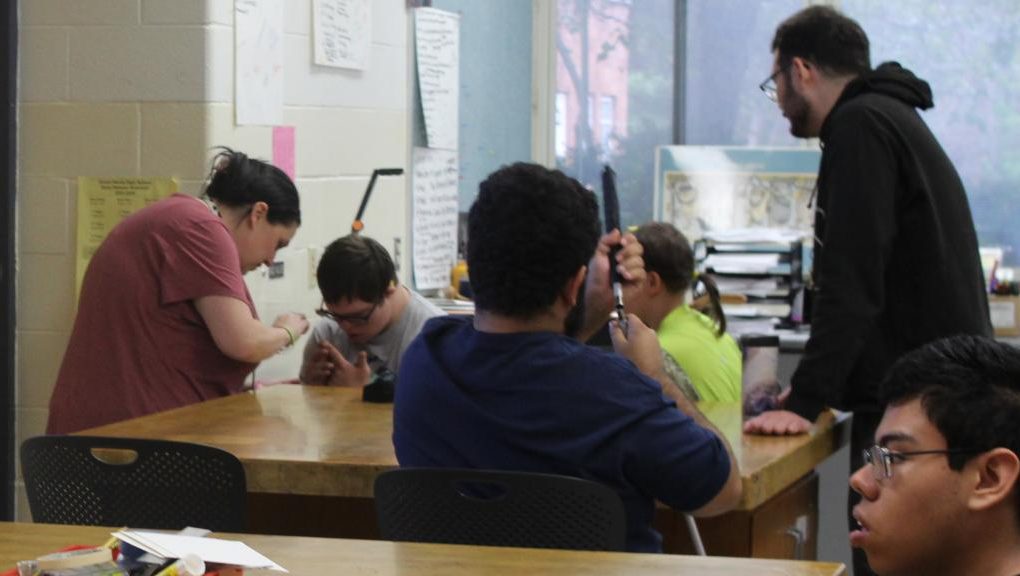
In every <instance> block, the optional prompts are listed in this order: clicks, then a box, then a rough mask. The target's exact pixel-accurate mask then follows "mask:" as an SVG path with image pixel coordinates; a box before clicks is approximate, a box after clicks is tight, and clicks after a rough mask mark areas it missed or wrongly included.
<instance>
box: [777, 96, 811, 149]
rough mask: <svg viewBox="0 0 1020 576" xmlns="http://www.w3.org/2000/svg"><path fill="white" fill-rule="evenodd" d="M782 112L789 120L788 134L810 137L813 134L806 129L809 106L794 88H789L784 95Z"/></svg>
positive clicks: (809, 111)
mask: <svg viewBox="0 0 1020 576" xmlns="http://www.w3.org/2000/svg"><path fill="white" fill-rule="evenodd" d="M783 114H784V115H785V116H786V119H787V120H789V121H790V134H793V135H794V136H796V137H797V138H811V137H813V136H814V134H811V132H810V130H809V129H808V124H809V123H810V120H809V117H810V115H811V108H810V106H809V105H808V102H807V100H805V99H804V97H803V96H801V95H800V94H799V93H797V92H796V91H795V90H792V89H791V90H790V91H789V94H788V95H787V96H786V98H785V102H784V106H783Z"/></svg>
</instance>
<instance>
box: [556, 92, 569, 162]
mask: <svg viewBox="0 0 1020 576" xmlns="http://www.w3.org/2000/svg"><path fill="white" fill-rule="evenodd" d="M566 156H567V95H566V94H565V93H563V92H557V93H556V161H557V162H562V161H563V159H564V158H566Z"/></svg>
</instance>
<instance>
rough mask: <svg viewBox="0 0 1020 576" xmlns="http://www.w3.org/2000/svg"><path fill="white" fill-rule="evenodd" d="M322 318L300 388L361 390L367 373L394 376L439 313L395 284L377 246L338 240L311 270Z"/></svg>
mask: <svg viewBox="0 0 1020 576" xmlns="http://www.w3.org/2000/svg"><path fill="white" fill-rule="evenodd" d="M316 278H317V279H318V282H319V290H320V291H321V292H322V301H323V304H322V306H321V307H320V308H319V310H317V311H316V312H317V313H318V314H319V316H322V317H323V320H322V321H321V322H319V324H318V325H317V326H316V327H315V329H314V330H313V331H312V334H311V337H310V338H309V339H308V343H307V344H306V345H305V351H304V360H303V361H302V363H301V381H302V382H304V383H306V384H320V385H328V386H354V387H363V386H365V385H367V384H369V383H370V382H371V381H372V376H373V374H377V373H380V372H383V371H389V372H391V373H392V374H397V372H398V370H399V368H400V358H401V356H403V354H404V350H405V349H406V348H407V346H408V345H409V344H410V343H411V340H413V339H414V337H415V336H417V335H418V332H419V331H421V327H422V325H424V324H425V321H426V320H428V319H429V318H432V317H434V316H441V315H443V311H442V310H440V309H439V308H437V307H436V306H435V305H433V304H432V303H430V302H429V301H428V300H426V299H425V298H424V297H422V296H421V295H420V294H418V293H416V292H413V291H412V290H410V289H409V288H407V287H406V286H403V285H401V284H400V283H398V282H397V274H396V270H395V269H394V266H393V260H392V259H391V258H390V255H389V253H388V252H386V249H385V248H383V247H382V246H381V245H380V244H379V243H378V242H376V241H375V240H372V239H371V238H367V237H364V236H355V235H350V236H344V237H342V238H339V239H338V240H335V241H334V242H333V243H332V244H330V245H329V246H327V247H326V251H325V252H324V253H323V255H322V259H321V260H320V261H319V267H318V269H317V270H316Z"/></svg>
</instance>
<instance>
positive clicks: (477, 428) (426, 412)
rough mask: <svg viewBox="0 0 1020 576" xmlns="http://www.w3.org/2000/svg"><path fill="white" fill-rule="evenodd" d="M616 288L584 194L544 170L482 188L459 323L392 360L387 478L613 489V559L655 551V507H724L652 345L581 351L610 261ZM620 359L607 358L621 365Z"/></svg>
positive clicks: (713, 454) (722, 451)
mask: <svg viewBox="0 0 1020 576" xmlns="http://www.w3.org/2000/svg"><path fill="white" fill-rule="evenodd" d="M616 245H619V246H620V247H621V250H620V253H619V254H618V255H617V262H615V263H614V265H615V266H616V268H617V269H618V270H619V271H620V273H621V275H622V276H623V278H624V279H625V280H631V281H634V280H640V279H641V278H642V277H643V275H644V270H643V263H642V260H641V258H640V254H641V247H640V244H638V243H637V242H636V240H635V239H634V237H633V236H632V235H624V236H622V237H621V235H620V233H619V231H613V232H612V233H610V234H607V235H605V236H602V238H601V239H600V238H599V220H598V206H597V203H596V201H595V197H594V195H593V194H592V193H591V192H590V191H588V190H586V189H585V188H584V187H583V186H581V185H580V184H579V183H578V182H577V181H576V180H573V179H571V178H568V177H567V176H565V175H564V174H562V173H561V172H559V171H554V170H548V169H546V168H543V167H541V166H538V165H534V164H515V165H513V166H508V167H504V168H502V169H500V170H498V171H496V172H495V173H493V174H491V175H490V176H489V177H488V179H486V180H485V181H484V182H482V184H481V186H480V189H479V195H478V198H477V200H476V201H475V203H474V205H473V206H472V207H471V212H470V215H469V219H468V257H467V258H468V270H469V273H470V275H471V287H472V290H473V291H474V294H475V310H476V315H475V316H474V317H473V318H457V317H446V318H434V319H432V320H430V321H429V322H428V323H427V324H426V325H425V328H424V330H423V331H422V333H421V334H420V335H419V337H418V338H417V339H416V340H415V341H414V342H413V343H412V344H411V346H410V347H409V348H408V350H407V352H406V353H405V356H404V360H403V363H402V365H401V369H400V376H399V378H398V381H397V391H396V403H395V407H394V430H393V443H394V446H395V448H396V453H397V459H398V460H399V461H400V464H401V466H430V467H462V468H484V469H504V470H521V471H531V472H546V473H553V474H562V475H568V476H576V477H581V478H586V479H590V480H594V481H597V482H600V483H602V484H605V485H607V486H610V487H612V488H613V489H615V490H616V491H617V492H618V493H619V494H620V497H621V498H622V500H623V503H624V506H625V508H626V512H627V525H628V529H627V548H628V549H629V550H632V551H641V552H658V551H661V537H660V535H659V534H658V533H656V532H655V530H653V529H652V527H651V522H652V518H653V515H654V502H655V500H660V501H662V502H664V503H666V504H668V505H670V506H672V507H674V508H678V509H680V510H684V511H690V512H693V513H694V514H695V515H706V516H707V515H714V514H720V513H722V512H725V511H727V510H729V509H730V508H732V507H733V506H734V505H735V504H736V503H737V501H738V500H739V498H740V494H741V485H740V476H739V472H738V470H737V467H736V464H735V462H734V460H733V456H732V453H731V451H730V449H729V446H728V444H727V443H726V441H725V439H723V437H722V436H721V435H720V434H719V432H718V431H717V430H716V429H715V428H714V427H712V425H711V424H709V423H708V421H707V420H706V419H705V418H704V416H703V415H702V414H701V413H700V412H699V411H698V410H697V408H695V407H694V405H692V404H691V403H690V402H688V401H687V400H686V399H685V398H684V396H683V394H682V393H681V392H680V390H679V389H678V388H676V387H675V386H674V385H672V384H670V381H669V379H668V377H666V376H665V374H664V372H663V368H662V355H661V352H660V350H659V346H658V342H657V339H656V336H655V332H654V331H653V330H651V329H650V328H648V327H647V326H645V325H644V324H642V323H641V321H640V320H638V318H637V317H636V316H634V315H629V317H628V319H629V324H630V325H629V330H628V333H627V334H624V333H623V330H622V329H621V328H620V326H618V325H616V324H615V323H614V324H613V326H612V329H611V334H612V337H613V345H614V347H615V348H616V351H617V352H618V353H619V354H620V355H617V354H613V353H610V352H605V351H602V350H599V349H596V348H591V347H588V346H585V345H584V344H583V343H582V342H581V341H579V340H578V339H576V338H575V337H574V336H579V337H585V336H588V335H590V334H592V333H593V332H594V331H595V330H596V329H597V328H598V327H600V326H601V325H603V324H604V323H605V322H606V320H607V319H608V317H609V312H610V310H611V308H612V296H611V290H610V283H609V266H610V259H609V253H610V248H611V247H613V246H616ZM621 355H622V356H621Z"/></svg>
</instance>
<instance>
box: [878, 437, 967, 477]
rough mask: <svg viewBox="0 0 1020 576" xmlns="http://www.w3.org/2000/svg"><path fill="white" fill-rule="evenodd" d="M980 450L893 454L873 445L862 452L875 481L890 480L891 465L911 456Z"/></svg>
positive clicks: (883, 447) (922, 451) (923, 451)
mask: <svg viewBox="0 0 1020 576" xmlns="http://www.w3.org/2000/svg"><path fill="white" fill-rule="evenodd" d="M978 452H980V450H917V451H914V452H893V451H892V450H889V449H888V448H886V447H885V446H879V445H877V444H876V445H874V446H872V447H871V448H866V449H865V450H864V462H865V463H867V464H870V465H871V473H872V474H874V476H875V479H876V480H885V479H888V478H892V472H893V468H892V466H893V463H894V462H903V461H905V460H907V459H908V458H910V457H911V456H923V455H925V454H976V453H978Z"/></svg>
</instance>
